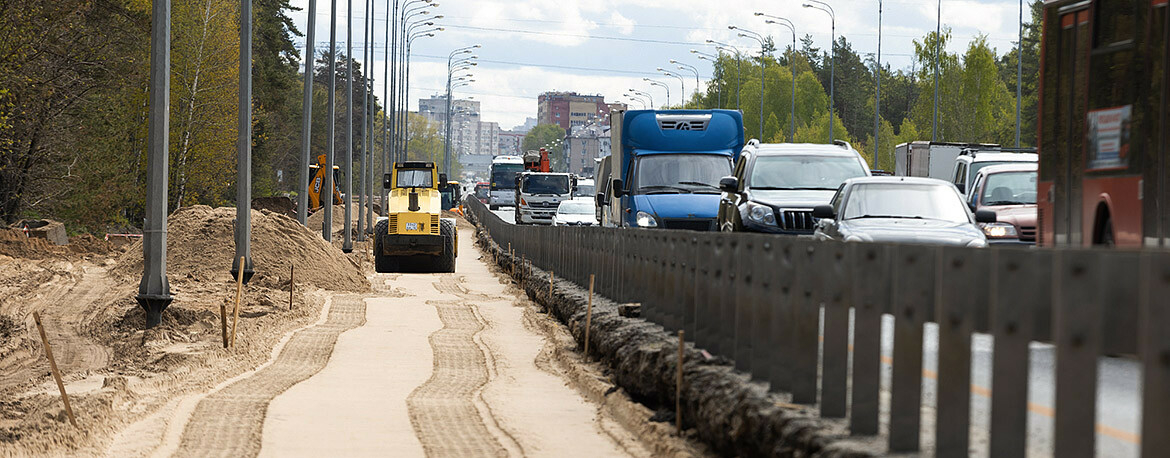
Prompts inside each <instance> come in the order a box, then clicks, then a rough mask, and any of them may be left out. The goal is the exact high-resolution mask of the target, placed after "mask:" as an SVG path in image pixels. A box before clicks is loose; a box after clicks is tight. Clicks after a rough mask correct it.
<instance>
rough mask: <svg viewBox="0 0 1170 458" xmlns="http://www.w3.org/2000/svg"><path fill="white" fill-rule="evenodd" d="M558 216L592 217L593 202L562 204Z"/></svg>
mask: <svg viewBox="0 0 1170 458" xmlns="http://www.w3.org/2000/svg"><path fill="white" fill-rule="evenodd" d="M557 214H560V215H592V214H593V202H574V201H568V202H561V205H560V207H558V208H557Z"/></svg>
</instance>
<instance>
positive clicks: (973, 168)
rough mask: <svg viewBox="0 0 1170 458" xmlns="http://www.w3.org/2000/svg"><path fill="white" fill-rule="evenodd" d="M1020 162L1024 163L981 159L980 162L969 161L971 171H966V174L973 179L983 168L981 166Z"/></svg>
mask: <svg viewBox="0 0 1170 458" xmlns="http://www.w3.org/2000/svg"><path fill="white" fill-rule="evenodd" d="M1021 163H1024V161H982V162H972V163H971V171H970V172H967V176H969V177H971V178H972V179H973V178H975V175H976V174H978V173H979V171H980V170H983V168H984V167H991V166H993V165H1003V164H1021Z"/></svg>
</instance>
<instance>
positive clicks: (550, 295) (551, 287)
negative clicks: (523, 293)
mask: <svg viewBox="0 0 1170 458" xmlns="http://www.w3.org/2000/svg"><path fill="white" fill-rule="evenodd" d="M554 276H556V272H553V271H551V270H550V271H548V300H549V301H552V297H553V295H552V289H553V277H554Z"/></svg>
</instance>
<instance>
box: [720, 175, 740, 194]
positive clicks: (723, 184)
mask: <svg viewBox="0 0 1170 458" xmlns="http://www.w3.org/2000/svg"><path fill="white" fill-rule="evenodd" d="M719 190H720V191H723V192H731V193H735V192H739V178H736V177H723V178H720V179H719Z"/></svg>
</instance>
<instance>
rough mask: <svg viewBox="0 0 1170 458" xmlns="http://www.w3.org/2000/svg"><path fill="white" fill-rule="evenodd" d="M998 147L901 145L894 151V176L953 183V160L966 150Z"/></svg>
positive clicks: (961, 144)
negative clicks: (934, 179)
mask: <svg viewBox="0 0 1170 458" xmlns="http://www.w3.org/2000/svg"><path fill="white" fill-rule="evenodd" d="M999 147H1000V146H999V145H992V144H982V143H944V142H927V141H917V142H910V143H902V144H900V145H898V146H897V147H896V148H895V149H894V170H893V174H894V176H903V177H928V178H937V179H940V180H945V181H953V180H954V176H952V174H953V173H954V170H955V159H956V158H958V157H959V153H962V152H963V150H964V149H967V148H979V149H984V148H986V149H999Z"/></svg>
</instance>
